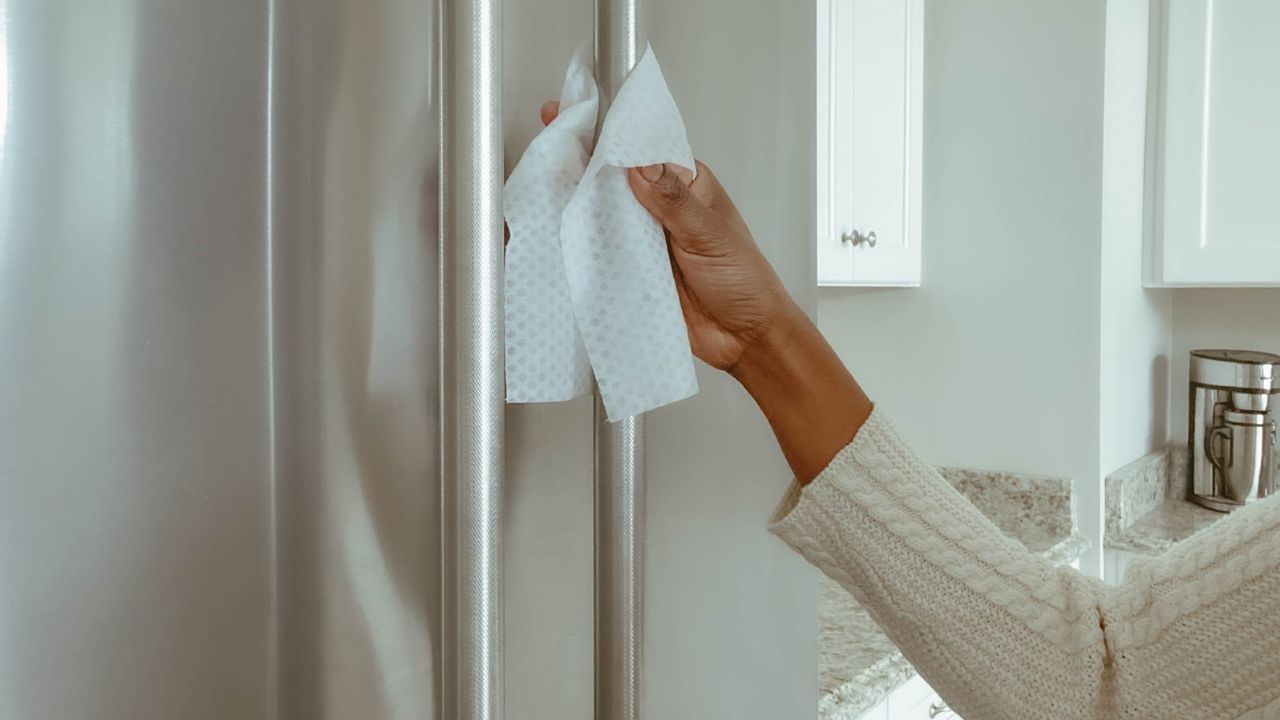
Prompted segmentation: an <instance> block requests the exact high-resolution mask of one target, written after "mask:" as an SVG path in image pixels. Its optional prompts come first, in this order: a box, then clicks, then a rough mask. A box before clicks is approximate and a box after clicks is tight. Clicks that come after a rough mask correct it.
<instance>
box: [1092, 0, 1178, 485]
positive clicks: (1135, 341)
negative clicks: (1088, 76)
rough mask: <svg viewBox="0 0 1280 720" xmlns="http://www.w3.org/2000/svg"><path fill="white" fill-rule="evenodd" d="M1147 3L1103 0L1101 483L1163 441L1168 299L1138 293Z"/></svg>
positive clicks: (1165, 431) (1160, 292) (1163, 293)
mask: <svg viewBox="0 0 1280 720" xmlns="http://www.w3.org/2000/svg"><path fill="white" fill-rule="evenodd" d="M1148 15H1149V0H1108V2H1107V31H1106V32H1107V39H1106V79H1105V94H1104V97H1105V100H1104V109H1103V160H1102V245H1101V273H1102V275H1101V277H1102V298H1101V305H1100V308H1101V312H1102V317H1101V327H1100V330H1101V338H1102V340H1101V347H1100V376H1099V381H1100V384H1099V390H1098V393H1099V398H1100V403H1101V406H1100V408H1099V417H1098V430H1099V433H1098V443H1099V457H1098V476H1099V477H1105V476H1106V475H1107V474H1109V473H1110V472H1112V471H1113V470H1115V469H1117V468H1119V467H1122V466H1123V465H1125V464H1127V463H1129V462H1132V461H1133V460H1135V459H1136V458H1139V457H1141V456H1143V455H1145V454H1147V453H1148V452H1151V451H1152V450H1155V449H1156V448H1160V447H1163V446H1164V445H1165V443H1166V440H1167V437H1168V397H1169V351H1170V343H1171V334H1172V321H1173V299H1172V295H1171V294H1170V292H1169V291H1167V290H1148V289H1145V288H1143V287H1142V263H1143V257H1142V246H1143V245H1142V243H1143V203H1144V180H1145V176H1146V165H1145V163H1146V130H1147V128H1146V125H1147V112H1146V111H1147V65H1148V63H1147V53H1148V34H1149V31H1148Z"/></svg>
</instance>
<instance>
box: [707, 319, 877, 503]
mask: <svg viewBox="0 0 1280 720" xmlns="http://www.w3.org/2000/svg"><path fill="white" fill-rule="evenodd" d="M729 372H730V374H732V375H733V376H734V377H735V378H737V380H738V382H740V383H741V384H742V386H743V387H744V388H745V389H746V390H747V392H748V393H750V394H751V397H752V398H754V399H755V401H756V404H757V405H759V406H760V409H761V410H762V411H763V412H764V415H765V417H766V418H767V419H768V421H769V425H770V426H772V428H773V433H774V435H775V436H776V437H777V439H778V444H779V445H780V446H781V447H782V453H783V455H784V456H786V458H787V462H788V463H789V464H790V465H791V470H792V472H794V473H795V476H796V480H797V481H799V482H800V483H801V484H807V483H808V482H809V481H811V480H813V478H814V477H816V476H817V475H818V473H819V472H821V471H822V469H823V468H824V467H826V466H827V463H829V462H831V459H832V458H833V457H835V456H836V453H838V452H840V449H841V448H843V447H844V446H845V445H848V444H849V441H850V440H852V439H853V436H854V435H855V434H857V432H858V428H860V427H862V424H863V423H864V422H866V419H867V417H868V416H869V415H870V414H871V407H872V406H871V400H870V399H868V398H867V396H866V394H865V393H864V392H862V388H860V387H858V383H857V382H856V381H855V380H854V379H853V376H852V375H850V374H849V371H848V370H847V369H845V366H844V364H843V363H842V362H841V361H840V358H839V357H838V356H837V355H836V353H835V351H834V350H832V349H831V346H830V345H829V344H827V341H826V339H825V338H823V337H822V334H821V333H820V332H818V328H817V327H815V326H814V324H813V322H812V321H810V320H809V318H808V317H807V316H806V315H805V314H804V312H803V311H802V310H800V308H799V307H797V306H795V305H794V304H789V306H788V308H787V309H786V311H784V313H783V316H782V317H781V318H780V319H779V321H778V322H777V323H775V324H774V325H773V326H772V327H771V328H770V331H769V332H768V333H766V334H765V336H764V337H762V338H760V339H759V340H758V341H757V342H755V343H753V344H752V345H751V346H750V347H749V348H748V349H747V351H746V352H744V353H743V355H742V357H741V359H739V361H738V362H737V363H736V364H735V365H734V366H733V367H731V368H729Z"/></svg>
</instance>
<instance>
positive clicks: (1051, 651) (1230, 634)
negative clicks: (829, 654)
mask: <svg viewBox="0 0 1280 720" xmlns="http://www.w3.org/2000/svg"><path fill="white" fill-rule="evenodd" d="M771 529H772V530H773V531H774V532H776V533H777V534H778V535H780V536H781V537H782V538H783V539H784V540H786V542H787V543H789V544H790V545H791V546H792V547H794V548H795V549H796V550H798V551H799V552H800V553H801V554H803V555H804V556H805V557H806V558H808V559H809V561H810V562H812V563H813V564H814V565H817V566H818V567H819V568H821V569H822V570H823V571H824V572H826V573H827V574H828V575H830V576H831V577H832V578H833V579H835V580H836V581H837V582H839V583H840V584H841V585H843V586H844V587H845V588H846V589H847V590H848V591H849V592H850V593H852V594H853V596H854V597H855V598H857V600H858V601H859V602H860V603H862V605H863V606H864V607H866V609H867V610H868V611H869V612H870V614H871V616H872V617H873V618H875V620H876V622H878V623H879V624H880V626H881V627H882V628H883V629H884V631H885V632H886V633H887V634H888V635H889V637H890V638H891V639H892V640H893V641H894V643H896V644H897V645H898V647H899V648H901V650H902V652H903V654H904V655H906V657H907V659H908V660H910V661H911V662H912V664H913V665H915V667H916V669H917V670H918V671H919V672H920V674H921V675H923V676H924V678H925V679H926V680H927V681H928V682H929V684H930V685H932V686H933V687H934V689H936V690H937V691H938V692H939V694H941V695H942V697H943V698H944V699H945V700H946V701H947V702H948V704H950V706H951V707H952V708H953V709H954V710H955V711H956V712H957V713H959V714H960V715H962V716H963V717H965V718H966V720H998V719H1008V720H1040V719H1043V720H1074V719H1077V718H1078V719H1086V718H1088V719H1095V720H1096V719H1099V718H1157V717H1158V718H1179V720H1210V719H1215V720H1216V719H1222V720H1228V719H1237V718H1248V719H1249V720H1262V719H1264V718H1268V719H1269V718H1280V504H1277V502H1276V501H1275V500H1269V501H1264V502H1261V503H1257V504H1256V505H1253V506H1251V507H1248V508H1245V509H1242V510H1238V511H1236V512H1235V513H1233V514H1232V516H1231V517H1230V518H1228V519H1225V520H1222V521H1220V522H1218V523H1217V524H1215V525H1214V526H1213V527H1211V528H1209V529H1207V530H1205V531H1203V532H1201V533H1199V534H1197V535H1196V536H1194V537H1193V538H1191V539H1189V540H1187V541H1185V542H1183V543H1180V544H1179V545H1177V546H1175V547H1174V548H1173V549H1171V550H1170V551H1169V552H1167V553H1165V554H1164V555H1162V556H1160V557H1158V558H1152V559H1150V560H1147V561H1145V562H1141V563H1139V564H1137V565H1136V566H1133V567H1131V569H1130V571H1129V577H1128V579H1127V580H1126V582H1125V584H1124V585H1122V586H1120V587H1112V586H1109V585H1106V584H1104V583H1102V582H1101V581H1098V580H1095V579H1092V578H1087V577H1085V576H1083V575H1081V574H1080V573H1078V572H1076V571H1074V570H1072V569H1070V568H1062V567H1056V566H1054V565H1053V564H1051V563H1049V562H1048V561H1046V560H1043V559H1041V558H1039V557H1037V556H1034V555H1032V554H1031V553H1029V552H1027V550H1026V549H1025V548H1023V546H1022V545H1021V544H1019V543H1018V542H1016V541H1014V540H1011V539H1009V538H1007V537H1006V536H1004V535H1003V534H1002V533H1001V532H1000V530H999V529H998V528H997V527H996V526H995V525H993V524H992V523H991V522H989V521H988V520H987V519H986V518H985V517H984V516H983V515H982V514H981V513H980V512H979V511H978V510H977V509H976V508H974V507H973V506H972V505H970V504H969V503H968V502H967V501H966V500H965V499H964V498H963V497H961V496H960V494H959V493H957V492H956V491H955V490H954V489H952V487H951V486H950V485H949V484H948V483H947V482H946V481H945V480H943V479H942V478H941V477H940V476H939V475H938V474H937V473H936V472H935V471H934V470H933V469H932V467H930V466H929V465H926V464H925V463H924V462H922V461H921V460H920V459H919V458H918V457H916V455H915V454H914V453H913V452H912V451H911V450H910V449H909V448H908V447H907V446H906V445H904V444H903V442H902V441H901V440H900V439H899V438H898V436H897V434H896V433H895V432H894V430H893V429H892V428H891V427H890V425H889V423H888V422H887V421H886V420H885V419H884V418H883V416H882V415H881V413H880V412H879V411H878V410H877V411H875V412H873V413H872V415H871V417H870V418H869V419H868V420H867V422H866V424H865V425H864V426H863V427H862V429H861V430H860V431H859V432H858V434H857V437H855V438H854V440H853V442H851V443H850V444H849V445H848V447H846V448H845V449H844V450H842V451H841V452H840V453H839V455H837V456H836V457H835V459H834V460H832V461H831V464H830V465H829V466H828V467H827V468H826V470H824V471H823V472H822V474H821V475H819V476H818V478H817V479H816V480H814V481H813V482H812V483H810V484H809V485H808V486H807V487H805V488H803V489H801V488H799V487H798V486H797V487H793V488H792V490H791V492H790V493H789V494H788V495H787V497H786V499H784V501H783V504H782V506H781V507H780V508H779V509H778V513H777V515H776V516H775V518H774V521H773V524H772V526H771Z"/></svg>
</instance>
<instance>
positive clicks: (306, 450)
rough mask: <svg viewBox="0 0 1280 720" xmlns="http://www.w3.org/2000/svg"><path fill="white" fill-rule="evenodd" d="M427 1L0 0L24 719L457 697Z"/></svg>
mask: <svg viewBox="0 0 1280 720" xmlns="http://www.w3.org/2000/svg"><path fill="white" fill-rule="evenodd" d="M433 6H434V3H430V2H420V1H419V0H362V1H360V2H353V1H345V2H339V1H338V0H315V1H310V2H304V1H303V0H274V1H272V0H221V1H220V2H203V1H202V0H102V1H100V2H92V3H86V2H80V1H78V0H6V1H5V2H0V717H3V718H21V719H24V720H25V719H28V718H30V719H35V718H41V719H43V718H52V719H56V720H79V719H81V718H84V719H85V720H89V719H93V720H110V719H115V718H120V719H122V720H123V719H126V718H127V719H130V720H132V719H138V720H148V719H152V718H155V719H157V720H159V719H161V718H163V719H165V720H168V719H171V718H190V719H192V720H201V719H203V718H209V719H210V720H213V719H215V718H216V719H219V720H221V719H223V718H237V719H243V720H254V719H256V718H261V719H263V720H267V719H270V718H286V717H288V718H307V719H311V718H350V717H369V718H410V717H412V718H423V717H431V716H432V714H433V704H434V703H433V698H432V688H433V673H434V670H433V668H432V662H431V658H432V648H431V643H432V642H433V640H432V639H433V638H435V637H437V636H438V628H436V627H433V626H432V625H433V620H432V619H434V618H435V617H436V616H437V612H436V608H435V601H434V598H435V596H436V594H437V592H438V590H437V584H438V580H437V578H438V566H437V564H436V563H437V562H438V555H439V553H438V539H437V533H438V524H437V516H438V512H437V507H436V503H437V501H436V487H435V482H436V481H435V478H436V460H437V458H436V441H435V438H436V428H435V422H436V421H435V412H436V390H435V388H436V351H435V337H436V328H435V301H436V293H435V283H436V265H435V236H434V228H435V199H434V187H433V185H434V182H435V181H434V178H435V155H436V144H435V137H436V133H435V129H434V128H435V124H434V122H435V121H434V118H435V111H434V107H433V104H432V97H433V94H434V83H433V76H434V72H435V67H434V64H435V53H434V51H433V42H432V39H433V38H434V9H433Z"/></svg>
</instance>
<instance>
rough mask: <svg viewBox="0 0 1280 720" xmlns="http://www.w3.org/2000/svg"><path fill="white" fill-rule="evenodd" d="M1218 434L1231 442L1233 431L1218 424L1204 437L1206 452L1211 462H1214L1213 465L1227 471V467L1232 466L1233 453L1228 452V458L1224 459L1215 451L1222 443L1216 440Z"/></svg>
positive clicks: (1219, 469)
mask: <svg viewBox="0 0 1280 720" xmlns="http://www.w3.org/2000/svg"><path fill="white" fill-rule="evenodd" d="M1218 436H1222V437H1224V438H1226V441H1227V443H1228V444H1230V443H1231V431H1230V430H1228V429H1227V428H1225V427H1222V426H1218V427H1216V428H1214V429H1213V430H1211V431H1210V432H1209V435H1208V437H1206V438H1205V439H1204V454H1205V455H1207V456H1208V457H1209V462H1211V463H1213V466H1214V467H1216V468H1217V469H1218V472H1220V473H1225V472H1226V471H1227V468H1229V467H1231V453H1230V452H1228V453H1227V457H1226V460H1225V461H1224V460H1223V459H1222V458H1221V457H1219V456H1218V454H1217V453H1215V452H1214V451H1213V450H1214V448H1215V447H1218V446H1220V445H1221V443H1215V442H1214V440H1216V439H1217V438H1218Z"/></svg>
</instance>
